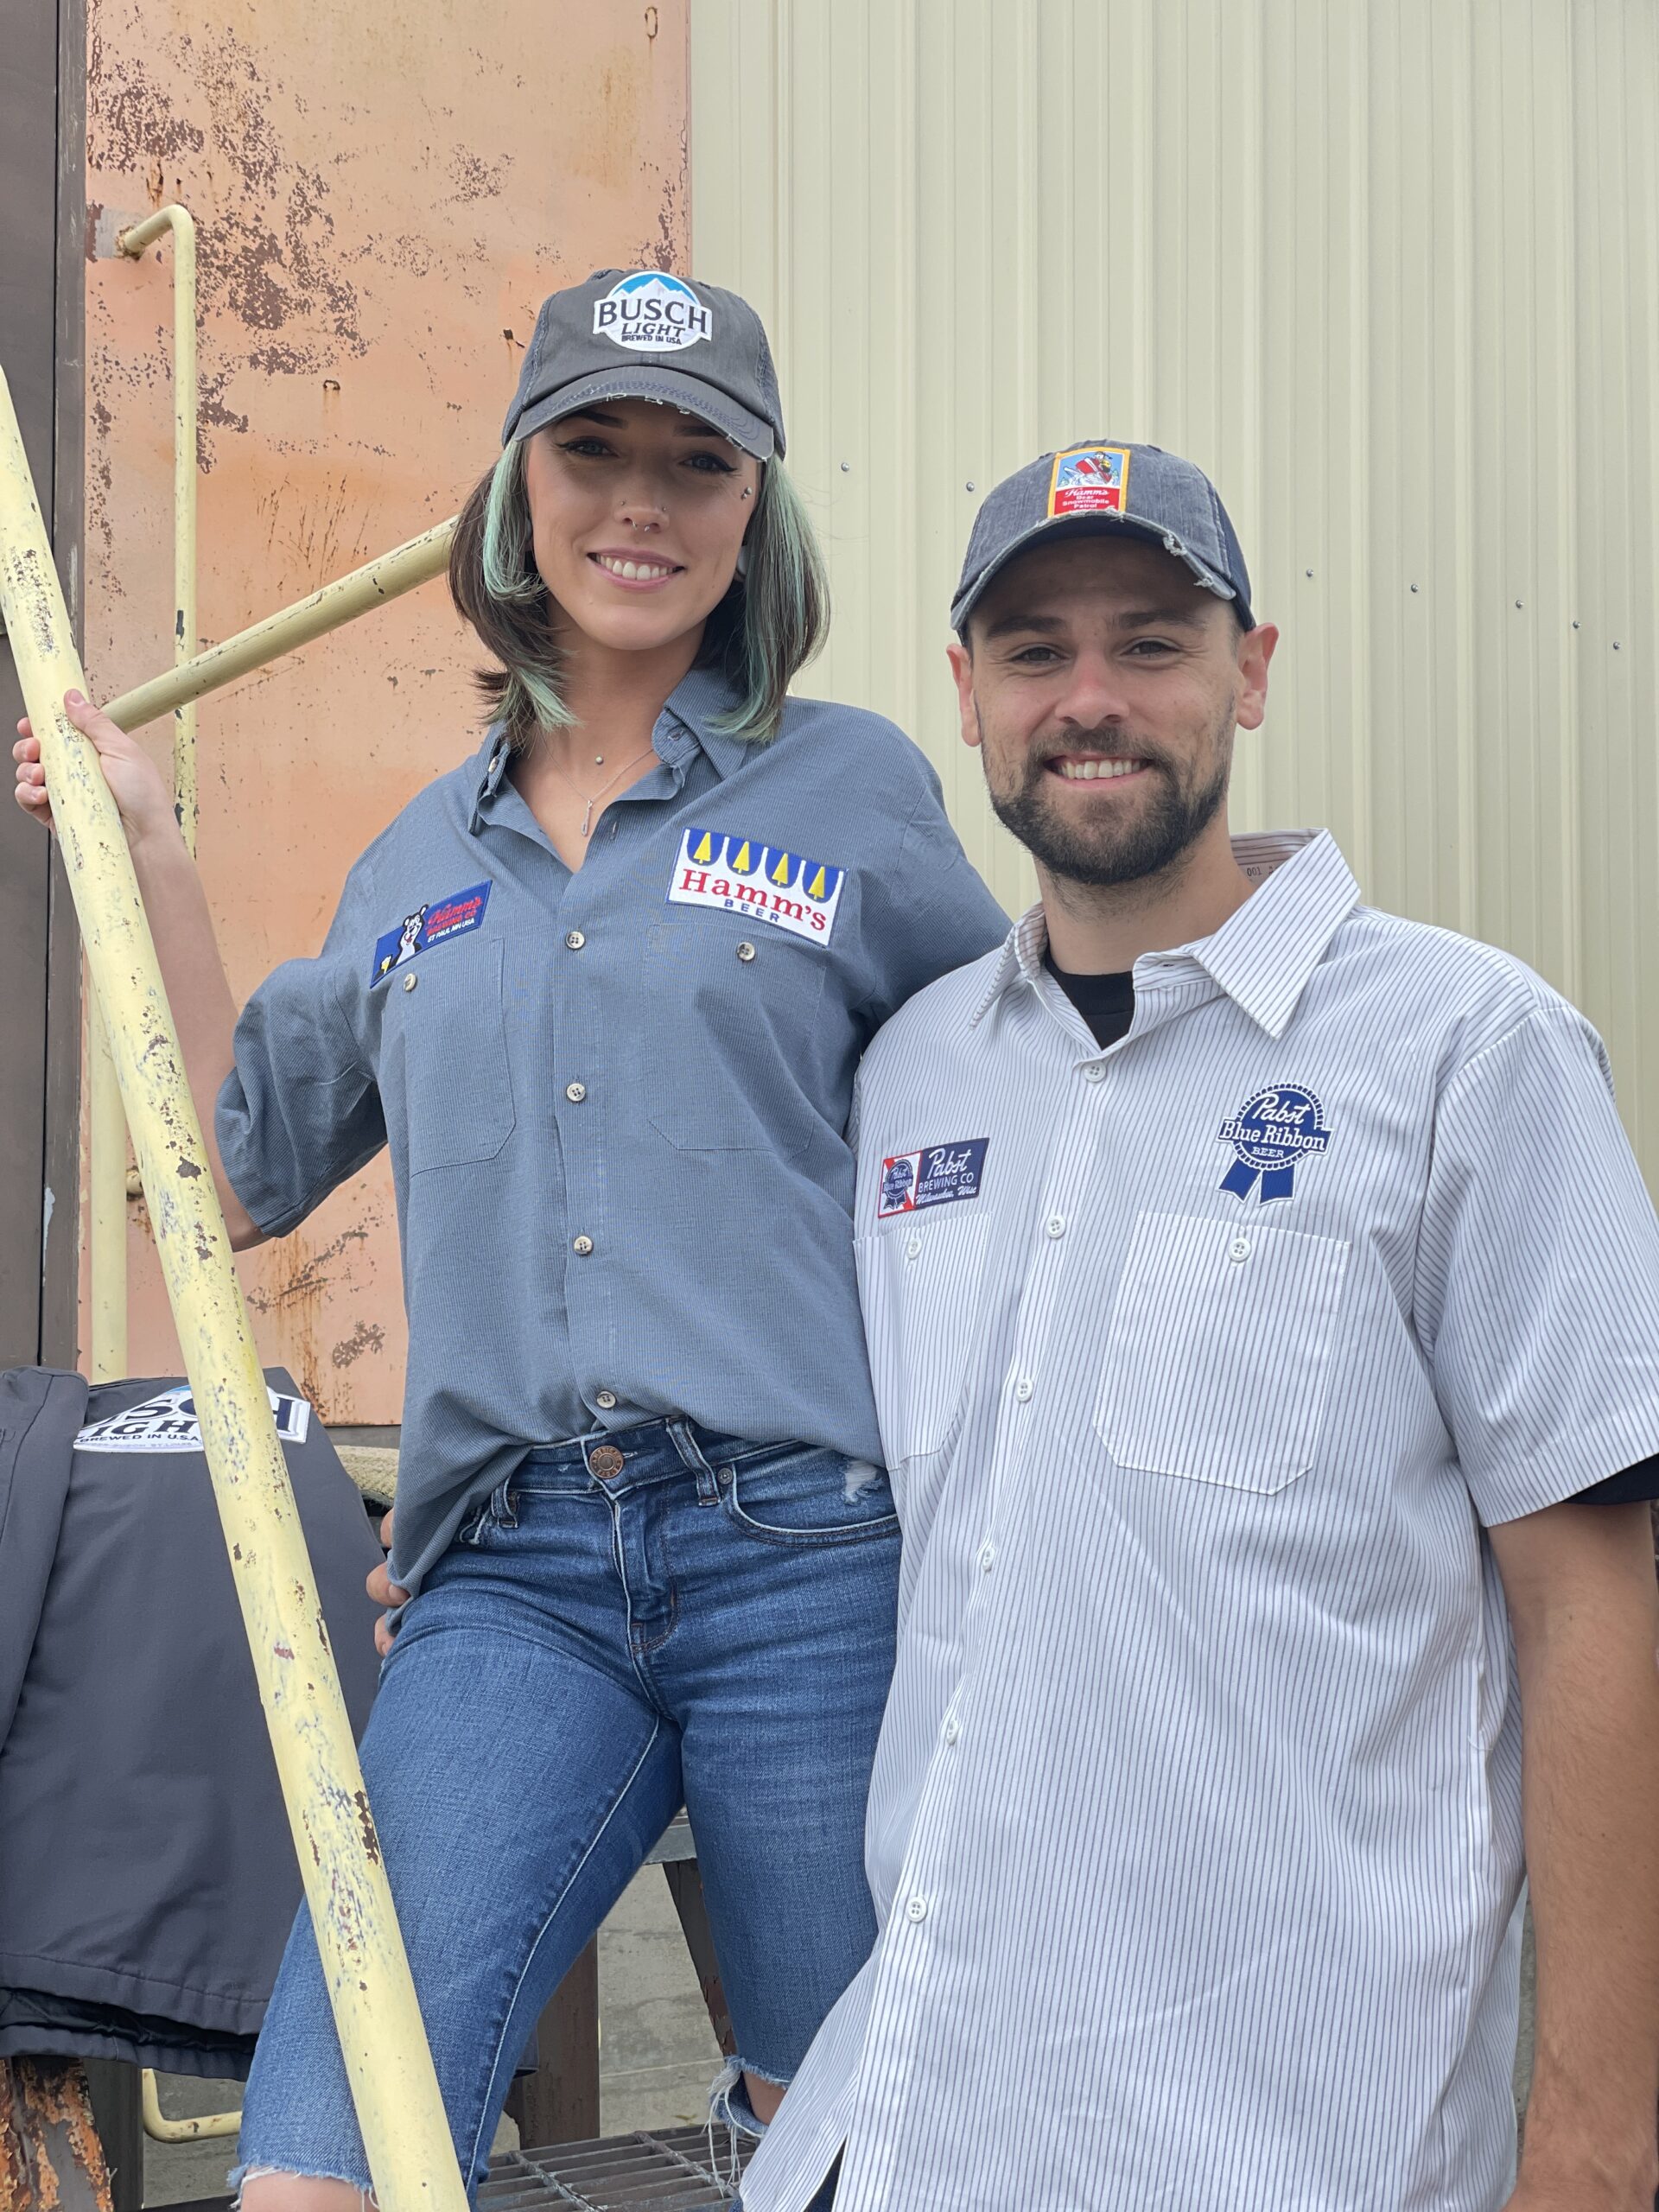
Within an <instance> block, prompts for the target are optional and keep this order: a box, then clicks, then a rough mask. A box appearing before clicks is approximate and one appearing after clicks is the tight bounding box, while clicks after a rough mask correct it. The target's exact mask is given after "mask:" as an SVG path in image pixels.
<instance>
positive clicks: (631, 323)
mask: <svg viewBox="0 0 1659 2212" xmlns="http://www.w3.org/2000/svg"><path fill="white" fill-rule="evenodd" d="M714 334H715V318H714V315H713V314H712V312H711V311H710V310H709V308H706V307H704V305H703V304H702V301H701V300H700V299H699V298H698V297H697V296H696V293H695V292H694V291H693V290H692V289H691V287H690V285H689V284H688V283H684V282H683V280H682V279H681V278H680V277H664V275H663V273H662V272H661V270H656V269H647V270H643V271H640V272H639V273H636V274H635V275H634V276H632V277H623V278H622V280H621V282H620V283H616V284H613V285H612V287H611V289H610V290H609V291H608V292H607V293H606V295H605V296H604V298H603V299H602V300H595V301H594V337H595V338H608V339H609V340H611V342H612V344H613V345H615V346H632V348H633V349H634V351H635V352H636V353H642V352H643V353H683V351H684V349H685V348H686V347H687V346H695V345H696V342H697V340H698V339H700V338H712V337H713V336H714Z"/></svg>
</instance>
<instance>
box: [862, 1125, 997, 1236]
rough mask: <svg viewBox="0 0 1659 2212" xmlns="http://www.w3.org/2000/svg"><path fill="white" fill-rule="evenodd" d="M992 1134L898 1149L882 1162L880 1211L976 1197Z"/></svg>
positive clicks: (910, 1210) (912, 1209) (908, 1209)
mask: <svg viewBox="0 0 1659 2212" xmlns="http://www.w3.org/2000/svg"><path fill="white" fill-rule="evenodd" d="M989 1142H990V1139H989V1138H988V1137H973V1138H970V1139H969V1141H967V1142H966V1143H965V1144H932V1145H927V1146H925V1147H924V1148H923V1150H921V1151H920V1152H896V1153H894V1154H893V1158H892V1159H891V1160H883V1161H882V1163H881V1195H880V1198H878V1199H877V1201H876V1207H875V1210H876V1211H877V1213H878V1214H880V1215H882V1216H886V1215H887V1214H891V1213H914V1212H915V1211H916V1209H917V1207H918V1206H942V1205H949V1204H950V1202H951V1200H952V1199H955V1198H977V1197H978V1196H979V1191H980V1185H981V1184H982V1182H983V1181H984V1179H985V1147H986V1146H987V1145H988V1143H989Z"/></svg>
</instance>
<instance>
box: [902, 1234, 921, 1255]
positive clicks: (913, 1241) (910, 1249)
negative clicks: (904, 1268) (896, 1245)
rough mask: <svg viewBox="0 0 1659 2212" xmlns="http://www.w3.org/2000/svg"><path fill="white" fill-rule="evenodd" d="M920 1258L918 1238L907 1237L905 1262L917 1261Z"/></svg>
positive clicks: (919, 1239) (919, 1240) (919, 1241)
mask: <svg viewBox="0 0 1659 2212" xmlns="http://www.w3.org/2000/svg"><path fill="white" fill-rule="evenodd" d="M921 1256H922V1240H921V1238H920V1237H919V1236H907V1237H906V1239H905V1257H906V1259H907V1260H919V1259H920V1258H921Z"/></svg>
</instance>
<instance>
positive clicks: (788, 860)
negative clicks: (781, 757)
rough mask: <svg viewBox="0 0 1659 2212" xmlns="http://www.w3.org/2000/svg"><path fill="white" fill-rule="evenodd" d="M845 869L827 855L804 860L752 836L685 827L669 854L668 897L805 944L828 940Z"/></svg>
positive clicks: (685, 904) (670, 901)
mask: <svg viewBox="0 0 1659 2212" xmlns="http://www.w3.org/2000/svg"><path fill="white" fill-rule="evenodd" d="M846 874H847V871H846V870H845V869H844V868H832V867H831V866H830V865H829V862H828V861H814V860H809V859H808V858H807V856H806V855H805V854H804V853H791V852H787V851H785V849H784V847H783V846H781V845H769V844H766V843H765V842H763V841H762V840H761V839H760V838H758V837H736V836H728V834H727V833H726V832H725V831H724V830H721V829H688V830H687V831H686V833H685V835H684V836H683V837H682V838H681V840H680V849H679V852H678V854H677V856H676V858H675V861H674V874H673V876H672V879H671V881H670V883H669V887H668V903H669V905H670V906H718V907H720V908H721V910H722V911H723V912H726V913H729V914H741V915H742V916H744V917H745V918H746V919H747V920H751V921H753V922H757V923H763V924H765V925H766V926H767V927H768V928H771V929H778V930H786V931H788V933H789V935H790V936H791V937H798V938H804V939H805V940H806V942H807V943H808V944H829V934H830V931H832V930H833V929H834V928H835V926H836V909H837V907H838V906H840V904H841V887H842V883H843V882H844V881H845V880H846Z"/></svg>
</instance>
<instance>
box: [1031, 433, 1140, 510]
mask: <svg viewBox="0 0 1659 2212" xmlns="http://www.w3.org/2000/svg"><path fill="white" fill-rule="evenodd" d="M1128 496H1129V449H1128V447H1127V446H1072V447H1071V448H1070V449H1069V450H1068V451H1066V452H1065V453H1057V454H1055V456H1054V474H1053V475H1052V477H1051V478H1050V480H1049V486H1048V512H1049V513H1050V514H1051V515H1092V514H1102V513H1104V514H1115V515H1121V514H1122V512H1123V511H1124V508H1125V506H1126V505H1127V504H1128Z"/></svg>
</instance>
